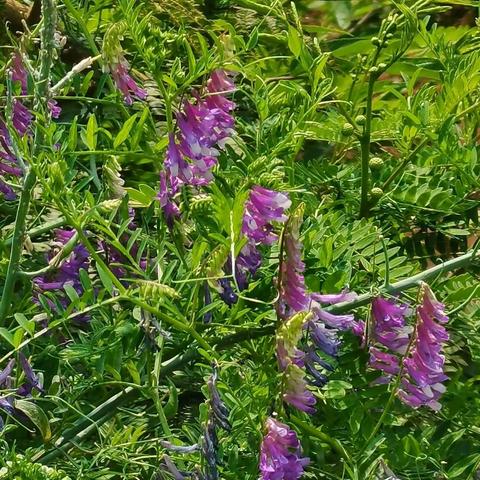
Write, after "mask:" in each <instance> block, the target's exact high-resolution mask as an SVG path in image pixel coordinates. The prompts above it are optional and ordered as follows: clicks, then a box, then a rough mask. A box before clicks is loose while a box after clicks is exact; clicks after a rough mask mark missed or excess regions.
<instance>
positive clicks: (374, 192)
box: [370, 187, 383, 199]
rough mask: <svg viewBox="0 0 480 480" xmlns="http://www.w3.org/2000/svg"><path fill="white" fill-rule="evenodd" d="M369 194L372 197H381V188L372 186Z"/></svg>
mask: <svg viewBox="0 0 480 480" xmlns="http://www.w3.org/2000/svg"><path fill="white" fill-rule="evenodd" d="M370 196H371V197H372V198H375V199H378V198H382V197H383V190H382V189H381V188H380V187H373V188H372V189H371V190H370Z"/></svg>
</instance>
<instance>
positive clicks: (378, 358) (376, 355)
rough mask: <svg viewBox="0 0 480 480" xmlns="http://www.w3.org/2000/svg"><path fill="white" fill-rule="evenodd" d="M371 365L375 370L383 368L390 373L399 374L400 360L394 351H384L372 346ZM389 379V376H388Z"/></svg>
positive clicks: (382, 369)
mask: <svg viewBox="0 0 480 480" xmlns="http://www.w3.org/2000/svg"><path fill="white" fill-rule="evenodd" d="M369 352H370V360H369V365H370V366H371V367H372V368H374V369H375V370H381V371H383V372H385V373H388V374H389V375H398V373H399V372H400V365H399V363H400V361H399V359H398V357H397V356H396V355H394V354H393V353H386V352H382V351H381V350H379V349H378V348H375V347H370V350H369ZM386 379H388V380H389V377H386Z"/></svg>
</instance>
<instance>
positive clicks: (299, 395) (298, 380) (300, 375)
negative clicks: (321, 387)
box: [283, 364, 317, 414]
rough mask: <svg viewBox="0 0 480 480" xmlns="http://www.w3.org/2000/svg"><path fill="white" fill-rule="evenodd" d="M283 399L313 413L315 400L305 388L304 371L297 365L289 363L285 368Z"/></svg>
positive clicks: (293, 405)
mask: <svg viewBox="0 0 480 480" xmlns="http://www.w3.org/2000/svg"><path fill="white" fill-rule="evenodd" d="M283 401H284V402H285V403H288V404H289V405H291V406H292V407H295V408H296V409H297V410H300V411H302V412H305V413H309V414H312V413H315V408H314V405H315V404H316V403H317V400H316V399H315V397H314V396H313V394H312V392H311V391H310V390H308V388H307V382H306V380H305V372H304V370H302V369H301V368H300V367H299V366H298V365H295V364H290V365H288V367H287V369H286V370H285V393H284V394H283Z"/></svg>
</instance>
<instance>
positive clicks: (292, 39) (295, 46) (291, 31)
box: [288, 25, 302, 57]
mask: <svg viewBox="0 0 480 480" xmlns="http://www.w3.org/2000/svg"><path fill="white" fill-rule="evenodd" d="M288 48H289V49H290V51H291V52H292V53H293V54H294V55H295V56H296V57H298V56H299V55H300V52H301V51H302V40H301V37H300V34H299V33H298V30H297V29H296V28H294V27H292V26H291V25H289V26H288Z"/></svg>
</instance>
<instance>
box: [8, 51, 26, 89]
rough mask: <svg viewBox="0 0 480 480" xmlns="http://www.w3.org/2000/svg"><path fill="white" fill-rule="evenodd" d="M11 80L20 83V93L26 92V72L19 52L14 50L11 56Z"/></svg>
mask: <svg viewBox="0 0 480 480" xmlns="http://www.w3.org/2000/svg"><path fill="white" fill-rule="evenodd" d="M11 79H12V82H19V83H20V85H21V93H22V95H26V94H27V91H28V90H27V86H28V73H27V70H26V68H25V65H24V64H23V59H22V55H21V53H20V52H15V53H14V54H13V57H12V70H11Z"/></svg>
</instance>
